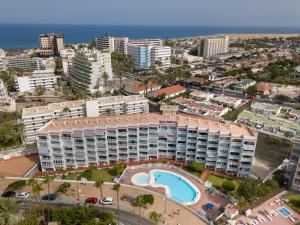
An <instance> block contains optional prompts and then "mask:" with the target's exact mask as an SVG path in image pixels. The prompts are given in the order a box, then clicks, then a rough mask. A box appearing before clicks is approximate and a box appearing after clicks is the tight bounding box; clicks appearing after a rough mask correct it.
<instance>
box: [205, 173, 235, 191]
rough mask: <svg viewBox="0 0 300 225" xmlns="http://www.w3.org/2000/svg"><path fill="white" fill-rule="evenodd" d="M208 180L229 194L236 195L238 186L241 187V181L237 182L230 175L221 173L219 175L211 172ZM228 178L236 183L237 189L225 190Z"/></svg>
mask: <svg viewBox="0 0 300 225" xmlns="http://www.w3.org/2000/svg"><path fill="white" fill-rule="evenodd" d="M206 180H207V181H209V182H210V183H212V185H213V186H214V187H215V188H217V189H219V190H220V191H222V192H224V193H225V194H228V195H235V194H236V192H237V190H238V188H239V185H240V184H239V182H237V181H235V180H232V178H231V177H230V176H228V175H224V176H223V175H220V176H219V175H214V174H209V175H208V177H207V179H206ZM226 180H231V181H232V182H233V183H234V185H235V189H234V190H233V191H226V190H224V188H223V183H224V181H226Z"/></svg>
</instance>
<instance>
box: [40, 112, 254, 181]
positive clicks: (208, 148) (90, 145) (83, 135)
mask: <svg viewBox="0 0 300 225" xmlns="http://www.w3.org/2000/svg"><path fill="white" fill-rule="evenodd" d="M37 145H38V152H39V157H40V163H41V168H42V170H43V171H47V170H51V171H55V170H58V169H67V168H78V167H87V166H91V165H99V164H109V163H117V162H131V161H140V160H149V159H169V160H176V161H178V162H183V163H191V162H194V161H196V162H200V163H204V165H205V167H206V168H211V169H215V170H216V171H223V172H226V173H228V174H232V175H237V176H241V177H247V176H248V175H249V174H250V169H251V164H252V160H253V157H254V153H255V147H256V134H255V133H253V132H252V131H250V130H249V129H247V128H245V127H243V126H237V125H235V124H229V123H228V124H227V123H220V122H219V121H214V120H207V119H204V118H199V117H195V116H191V115H186V114H180V113H177V112H176V110H175V109H173V107H164V108H163V111H162V113H161V114H159V113H142V114H131V115H116V116H102V117H93V118H74V119H59V120H52V121H50V122H48V123H47V124H45V125H44V126H43V127H42V128H41V129H40V130H39V131H38V134H37Z"/></svg>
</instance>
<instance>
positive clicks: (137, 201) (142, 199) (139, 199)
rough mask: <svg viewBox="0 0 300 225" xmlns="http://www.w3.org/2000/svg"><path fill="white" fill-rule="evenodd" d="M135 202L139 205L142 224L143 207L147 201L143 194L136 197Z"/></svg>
mask: <svg viewBox="0 0 300 225" xmlns="http://www.w3.org/2000/svg"><path fill="white" fill-rule="evenodd" d="M135 204H136V206H137V207H139V225H141V208H142V207H144V206H145V201H144V198H143V196H142V195H140V196H137V197H136V199H135Z"/></svg>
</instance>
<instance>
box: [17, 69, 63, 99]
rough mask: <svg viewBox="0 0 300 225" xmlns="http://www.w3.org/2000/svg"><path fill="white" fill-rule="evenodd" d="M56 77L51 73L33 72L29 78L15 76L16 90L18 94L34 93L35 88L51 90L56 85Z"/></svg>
mask: <svg viewBox="0 0 300 225" xmlns="http://www.w3.org/2000/svg"><path fill="white" fill-rule="evenodd" d="M57 79H58V76H56V75H55V74H54V73H53V71H49V70H35V71H33V72H32V75H31V76H17V77H16V89H17V91H18V92H21V93H23V92H34V91H35V89H36V88H37V87H44V88H45V89H46V90H52V89H53V88H54V87H55V86H56V84H57Z"/></svg>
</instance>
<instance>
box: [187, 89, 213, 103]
mask: <svg viewBox="0 0 300 225" xmlns="http://www.w3.org/2000/svg"><path fill="white" fill-rule="evenodd" d="M190 96H191V97H192V98H193V99H195V100H198V101H206V102H208V101H209V100H210V99H212V98H213V97H214V93H211V92H205V91H193V92H191V93H190Z"/></svg>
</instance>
